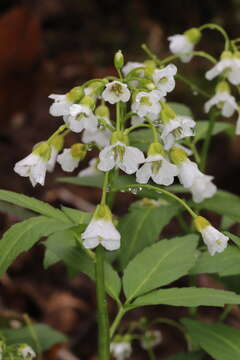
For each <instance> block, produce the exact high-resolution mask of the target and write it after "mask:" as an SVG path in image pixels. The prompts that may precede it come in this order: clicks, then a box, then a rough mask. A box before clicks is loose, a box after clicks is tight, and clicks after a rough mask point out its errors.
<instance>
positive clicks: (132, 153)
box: [119, 146, 145, 175]
mask: <svg viewBox="0 0 240 360" xmlns="http://www.w3.org/2000/svg"><path fill="white" fill-rule="evenodd" d="M144 160H145V158H144V155H143V152H142V151H140V150H139V149H137V148H135V147H133V146H127V147H126V150H125V153H124V155H123V161H122V162H121V163H120V164H119V167H120V169H121V170H123V171H124V172H126V173H127V174H129V175H130V174H133V173H135V172H136V171H137V169H138V166H139V164H141V163H143V162H144Z"/></svg>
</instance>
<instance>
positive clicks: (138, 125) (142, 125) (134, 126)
mask: <svg viewBox="0 0 240 360" xmlns="http://www.w3.org/2000/svg"><path fill="white" fill-rule="evenodd" d="M141 127H146V128H152V126H151V125H149V124H137V125H133V126H131V127H130V128H128V129H126V130H125V134H126V135H128V134H129V133H130V132H131V131H133V130H135V129H138V128H141Z"/></svg>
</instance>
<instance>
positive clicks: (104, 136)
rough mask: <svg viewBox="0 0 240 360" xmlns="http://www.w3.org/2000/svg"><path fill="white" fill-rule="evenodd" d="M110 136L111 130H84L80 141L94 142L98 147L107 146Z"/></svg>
mask: <svg viewBox="0 0 240 360" xmlns="http://www.w3.org/2000/svg"><path fill="white" fill-rule="evenodd" d="M110 137H111V131H109V130H108V129H101V128H99V129H98V130H96V131H90V130H84V132H83V135H82V142H83V143H84V144H89V143H92V142H94V143H96V144H97V145H98V146H100V147H104V146H107V145H108V144H109V140H110Z"/></svg>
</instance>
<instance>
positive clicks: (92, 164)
mask: <svg viewBox="0 0 240 360" xmlns="http://www.w3.org/2000/svg"><path fill="white" fill-rule="evenodd" d="M97 164H98V159H97V158H93V159H91V160H90V161H89V166H88V167H87V168H86V169H83V170H81V171H80V172H79V174H78V176H79V177H82V176H92V175H97V174H100V171H99V170H98V168H97Z"/></svg>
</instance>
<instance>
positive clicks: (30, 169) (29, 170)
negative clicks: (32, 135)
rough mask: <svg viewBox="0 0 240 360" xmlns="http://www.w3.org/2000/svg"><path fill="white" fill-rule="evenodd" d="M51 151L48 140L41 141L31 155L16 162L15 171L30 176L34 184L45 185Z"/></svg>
mask: <svg viewBox="0 0 240 360" xmlns="http://www.w3.org/2000/svg"><path fill="white" fill-rule="evenodd" d="M50 151H51V150H50V146H49V145H48V144H47V143H46V142H43V143H41V144H40V145H38V146H37V147H36V148H35V149H34V150H33V152H32V153H31V154H30V155H28V156H27V157H25V158H24V159H22V160H20V161H18V162H17V163H16V164H15V166H14V171H15V172H16V173H17V174H18V175H20V176H23V177H29V180H30V181H31V184H32V186H36V184H40V185H44V182H45V176H46V171H47V163H48V160H49V158H50Z"/></svg>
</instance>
